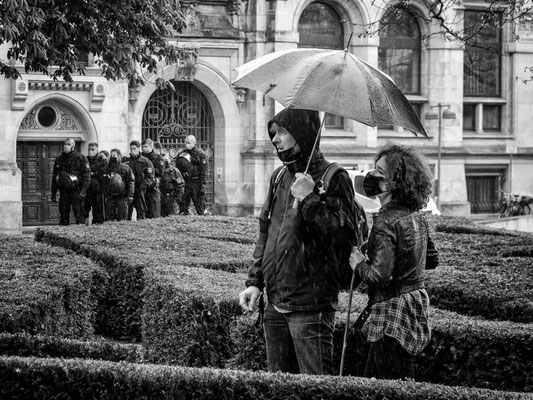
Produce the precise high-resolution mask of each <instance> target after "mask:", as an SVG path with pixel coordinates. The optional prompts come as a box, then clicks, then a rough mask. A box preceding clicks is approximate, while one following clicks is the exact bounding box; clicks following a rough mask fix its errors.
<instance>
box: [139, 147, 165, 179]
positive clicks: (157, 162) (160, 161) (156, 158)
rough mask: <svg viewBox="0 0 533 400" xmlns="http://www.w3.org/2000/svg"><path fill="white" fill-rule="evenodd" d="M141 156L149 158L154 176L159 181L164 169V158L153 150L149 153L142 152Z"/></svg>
mask: <svg viewBox="0 0 533 400" xmlns="http://www.w3.org/2000/svg"><path fill="white" fill-rule="evenodd" d="M143 156H144V157H146V158H147V159H149V160H150V162H151V163H152V165H153V166H154V176H155V177H156V179H157V180H158V181H159V180H160V179H161V178H162V177H163V172H164V171H165V159H164V158H163V157H162V156H160V155H159V154H156V153H155V152H154V151H153V150H152V151H151V152H150V153H143Z"/></svg>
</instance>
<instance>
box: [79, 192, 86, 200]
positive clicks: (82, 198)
mask: <svg viewBox="0 0 533 400" xmlns="http://www.w3.org/2000/svg"><path fill="white" fill-rule="evenodd" d="M85 196H87V192H80V199H81V200H84V199H85Z"/></svg>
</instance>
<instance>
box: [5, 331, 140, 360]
mask: <svg viewBox="0 0 533 400" xmlns="http://www.w3.org/2000/svg"><path fill="white" fill-rule="evenodd" d="M0 354H2V355H6V356H9V355H13V356H15V355H16V356H24V357H40V358H86V359H89V358H90V359H95V360H106V361H117V362H118V361H126V362H135V363H142V362H145V361H146V351H145V348H144V347H143V346H142V345H139V344H133V343H120V342H116V341H110V340H106V339H104V338H99V339H98V338H96V337H95V338H92V340H75V339H64V338H61V337H58V336H43V335H29V334H27V333H15V334H11V333H0Z"/></svg>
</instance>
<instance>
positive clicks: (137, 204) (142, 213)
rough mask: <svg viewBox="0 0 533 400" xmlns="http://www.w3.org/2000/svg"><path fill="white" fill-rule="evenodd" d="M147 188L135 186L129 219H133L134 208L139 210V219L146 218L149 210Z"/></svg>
mask: <svg viewBox="0 0 533 400" xmlns="http://www.w3.org/2000/svg"><path fill="white" fill-rule="evenodd" d="M145 193H146V191H145V190H141V189H138V187H137V186H136V187H135V194H134V195H133V203H131V204H130V205H129V207H128V221H131V219H132V218H133V209H134V208H135V210H136V211H137V219H145V218H146V212H147V205H146V198H145Z"/></svg>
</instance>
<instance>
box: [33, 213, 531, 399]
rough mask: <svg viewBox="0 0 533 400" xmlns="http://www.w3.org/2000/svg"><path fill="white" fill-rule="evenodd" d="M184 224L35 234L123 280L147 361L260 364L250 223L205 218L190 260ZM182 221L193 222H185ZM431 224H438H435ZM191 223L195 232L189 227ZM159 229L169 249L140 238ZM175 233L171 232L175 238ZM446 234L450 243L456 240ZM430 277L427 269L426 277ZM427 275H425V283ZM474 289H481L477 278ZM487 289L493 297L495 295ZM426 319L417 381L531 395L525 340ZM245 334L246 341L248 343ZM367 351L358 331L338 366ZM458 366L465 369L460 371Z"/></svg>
mask: <svg viewBox="0 0 533 400" xmlns="http://www.w3.org/2000/svg"><path fill="white" fill-rule="evenodd" d="M183 219H184V217H181V218H180V217H176V218H171V219H169V220H167V219H160V220H150V221H147V222H144V221H138V222H136V223H135V225H133V226H134V228H135V229H129V230H127V231H121V234H120V235H119V234H118V233H116V234H113V235H110V234H109V229H111V231H113V230H117V229H118V230H120V229H124V226H125V225H124V223H121V224H117V225H114V224H104V225H102V226H97V227H96V228H94V229H92V228H91V227H90V228H87V227H80V228H78V227H69V229H66V228H55V227H54V228H46V229H45V230H41V231H39V232H38V233H37V238H38V239H39V240H44V241H47V242H49V243H52V244H59V245H64V246H66V247H69V248H73V249H76V250H77V251H78V252H80V253H81V254H85V255H87V256H89V257H92V258H94V259H98V260H101V261H103V262H104V263H105V264H106V265H107V266H108V268H109V269H112V270H114V272H113V274H116V275H117V276H120V277H122V278H121V279H119V280H118V281H117V282H116V283H113V282H112V283H111V285H110V288H111V289H110V290H111V291H112V292H113V293H114V294H115V295H116V296H118V297H120V298H122V299H123V300H122V302H123V303H124V304H129V305H135V307H132V310H130V311H128V310H126V309H125V310H124V312H125V313H126V314H125V315H123V316H122V320H124V321H125V326H128V323H127V321H130V323H131V321H135V323H136V325H138V326H139V327H142V340H143V343H144V344H145V346H146V348H147V352H148V359H149V360H152V361H153V362H165V363H176V364H180V365H190V366H216V367H221V366H224V365H226V366H231V367H233V368H251V369H254V368H255V369H257V368H264V353H262V348H263V346H264V344H263V343H262V336H261V333H260V331H258V330H257V328H255V327H253V326H251V323H250V321H249V318H248V317H242V316H241V313H240V310H239V307H238V305H237V295H238V292H239V291H240V290H241V289H242V288H243V282H244V279H245V274H244V273H240V272H238V273H234V272H233V271H240V270H242V265H243V264H247V263H248V264H249V263H251V259H247V258H246V257H250V255H251V249H252V245H250V244H246V243H248V242H246V237H248V235H250V232H252V231H251V230H250V229H248V230H247V229H244V228H242V229H243V231H244V232H246V234H245V235H243V237H240V236H239V229H241V225H242V224H244V225H245V226H247V225H250V226H251V225H252V224H255V223H256V221H253V220H248V219H244V220H243V219H232V218H222V217H217V218H215V219H213V220H210V218H204V217H197V219H196V222H197V224H198V227H197V229H196V230H191V232H189V234H188V236H189V237H190V238H191V237H194V236H195V235H196V234H198V235H209V239H210V240H207V239H208V238H205V237H203V238H202V239H199V238H197V239H196V241H197V242H198V243H202V245H201V246H200V245H198V246H197V247H195V250H194V251H195V253H194V254H192V255H191V253H186V251H188V250H190V247H187V246H188V244H190V243H191V241H190V240H188V241H186V242H182V241H181V240H182V237H183V232H181V231H179V230H180V229H181V228H178V227H179V223H180V222H181V221H182V220H183ZM185 220H186V221H187V222H188V223H190V221H188V220H187V219H186V218H185ZM173 224H175V226H174V225H173ZM432 224H433V225H432V226H435V224H434V221H432ZM106 226H107V227H108V229H107V230H106V229H105V228H106ZM127 226H128V227H130V228H131V227H132V225H127ZM193 226H196V223H195V224H193ZM235 227H237V228H235ZM187 229H189V228H187ZM160 231H161V232H164V234H162V236H164V237H165V240H164V241H163V242H162V243H166V244H165V245H164V246H163V245H161V244H159V245H157V246H156V250H153V247H152V246H154V244H153V242H152V239H143V238H146V237H147V236H148V235H149V234H150V233H151V234H152V236H153V232H160ZM106 232H107V234H106V235H105V236H104V233H106ZM221 232H228V237H231V238H232V239H231V240H223V239H220V240H218V239H216V240H215V239H213V238H222V237H224V235H223V234H222V233H221ZM174 234H175V236H172V235H174ZM244 236H246V237H244ZM453 236H454V237H456V236H457V234H454V235H453ZM500 236H501V235H500ZM115 237H117V241H115V239H114V238H115ZM139 238H141V239H139ZM193 242H194V241H193ZM172 243H173V245H172V246H171V244H172ZM184 243H185V245H184ZM195 243H196V242H195ZM437 243H438V244H439V242H437ZM126 244H127V246H126ZM182 245H183V246H184V248H182V247H181V246H182ZM243 246H244V247H243ZM244 248H247V249H248V253H244V254H247V255H246V257H245V256H242V257H243V258H241V259H240V260H238V261H235V257H234V256H233V255H234V254H240V253H239V252H244ZM443 253H445V254H444V257H443V260H444V262H443V264H444V265H443V266H442V267H441V268H440V269H437V270H436V271H440V270H445V269H446V268H448V267H446V266H445V265H446V264H445V262H446V261H445V260H446V257H447V255H446V250H445V251H444V252H443ZM182 256H183V257H182ZM191 257H197V259H196V260H194V262H190V265H187V264H186V263H182V260H186V261H187V262H189V261H190V259H191ZM204 259H205V260H207V259H211V260H213V259H215V260H216V262H218V263H219V264H220V265H224V266H226V267H224V268H221V269H219V270H213V269H212V268H211V269H209V268H208V269H205V268H198V267H200V266H202V261H201V260H204ZM209 262H210V263H212V261H209ZM476 268H478V267H476ZM130 271H138V272H136V275H138V278H136V282H137V283H136V285H137V289H136V290H135V291H131V290H129V289H127V287H128V285H125V284H122V283H121V281H122V280H123V279H128V277H129V276H131V273H130ZM228 271H232V272H228ZM436 271H430V274H431V273H435V272H436ZM452 272H453V273H457V274H459V273H463V272H462V271H461V270H459V269H457V268H453V269H452ZM466 272H468V271H466ZM453 273H450V276H449V278H450V280H452V281H456V279H455V278H454V277H453V276H452V275H453ZM134 275H135V274H134ZM445 276H446V274H444V277H445ZM432 279H433V278H432V277H431V276H430V279H429V280H430V281H431V280H432ZM460 279H461V278H459V280H460ZM434 280H435V279H434ZM111 281H113V280H112V279H111ZM435 281H436V280H435ZM477 283H478V284H481V285H483V282H479V281H478V282H477ZM430 284H431V283H430ZM471 284H472V283H471ZM430 293H431V289H430ZM494 293H495V294H496V297H497V291H494ZM344 298H345V295H344ZM361 307H362V306H361ZM433 319H434V321H433V323H434V326H435V329H434V338H435V339H434V342H433V343H434V344H432V346H430V347H429V348H428V352H427V354H426V355H425V356H424V357H423V362H422V364H423V365H422V368H421V370H422V372H421V376H422V377H423V379H425V380H428V381H432V382H446V383H454V382H455V383H457V384H459V383H460V384H464V385H469V386H479V387H491V388H493V387H494V388H500V389H506V390H531V387H532V383H531V379H532V378H531V374H530V373H529V372H528V371H531V370H532V368H531V365H530V361H529V360H530V359H533V357H532V354H531V348H532V347H533V346H532V347H528V346H531V341H530V339H527V335H525V338H526V339H527V340H523V341H522V342H523V343H524V344H523V346H524V347H523V348H520V346H519V345H518V344H516V343H515V342H514V341H512V340H511V341H507V339H508V337H507V335H508V331H507V330H503V331H502V328H501V326H500V325H499V324H498V323H497V322H494V323H490V322H487V325H485V326H484V328H483V329H477V330H472V328H471V324H472V322H471V321H470V320H469V319H468V318H463V317H461V316H460V315H457V314H454V313H445V314H437V316H436V317H433ZM441 320H442V321H444V322H442V321H441ZM476 323H477V322H476ZM512 326H513V327H514V328H513V329H515V330H516V331H517V332H518V333H519V337H521V336H520V335H521V333H520V332H523V331H525V332H527V331H528V329H530V328H529V326H528V325H524V326H519V325H512ZM343 327H344V325H343V322H342V319H341V320H339V323H338V329H337V331H336V338H335V344H336V352H337V360H338V358H339V353H340V348H341V346H340V344H341V341H342V332H343ZM517 327H518V328H517ZM513 329H511V330H510V331H512V330H513ZM456 332H470V333H471V339H470V340H469V341H465V342H464V344H463V345H462V346H459V345H457V344H456V343H455V342H454V337H455V336H454V335H455V333H456ZM502 332H503V333H502ZM485 336H487V337H489V338H492V339H490V340H489V341H488V342H487V343H493V344H494V346H496V347H497V349H496V350H494V351H493V350H490V347H489V348H486V347H483V346H484V344H483V343H485V341H486V337H485ZM247 338H251V339H250V340H248V341H247V340H246V339H247ZM506 343H509V345H507V344H506ZM448 344H449V346H448ZM365 346H366V344H365V342H364V338H362V336H360V333H354V334H353V335H352V340H350V343H349V346H348V357H347V363H346V369H345V371H346V373H347V374H361V373H362V363H363V362H364V359H365V357H366V347H365ZM448 347H449V348H450V349H452V350H450V353H449V354H448V353H446V352H444V350H443V349H446V348H448ZM453 349H458V350H457V351H454V350H453ZM479 349H482V350H479ZM487 349H488V350H487ZM489 350H490V351H489ZM469 352H474V353H475V354H478V353H479V354H483V355H484V356H483V357H485V358H483V357H481V358H479V359H473V358H470V357H466V358H465V357H464V356H463V355H464V354H467V353H469ZM445 355H446V356H445ZM459 355H461V356H459ZM450 360H452V361H453V362H452V361H450ZM473 360H476V361H473ZM506 363H507V365H508V367H507V368H504V369H502V371H503V372H502V377H501V378H498V379H490V378H491V376H494V370H493V369H492V368H493V366H494V365H498V366H501V365H503V364H506ZM465 368H466V371H470V372H468V373H465V372H464V371H465ZM458 370H459V371H462V373H461V374H460V376H458V375H457V371H458Z"/></svg>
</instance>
